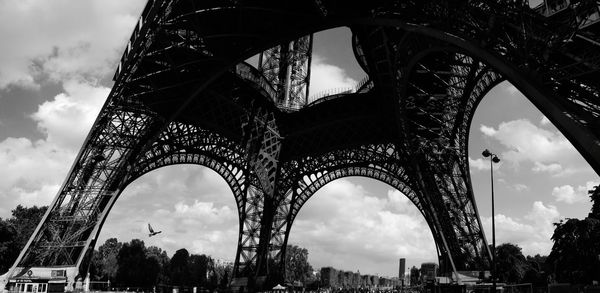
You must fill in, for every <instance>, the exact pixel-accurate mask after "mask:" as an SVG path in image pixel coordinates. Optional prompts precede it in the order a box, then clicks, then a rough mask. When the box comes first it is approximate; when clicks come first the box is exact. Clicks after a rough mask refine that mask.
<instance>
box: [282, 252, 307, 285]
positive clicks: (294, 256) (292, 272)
mask: <svg viewBox="0 0 600 293" xmlns="http://www.w3.org/2000/svg"><path fill="white" fill-rule="evenodd" d="M285 275H286V278H287V281H288V282H296V281H297V282H302V283H303V284H305V283H306V282H307V281H309V280H311V278H312V276H313V268H312V266H311V265H310V263H308V250H307V249H306V248H301V247H298V246H296V245H288V246H287V248H286V251H285Z"/></svg>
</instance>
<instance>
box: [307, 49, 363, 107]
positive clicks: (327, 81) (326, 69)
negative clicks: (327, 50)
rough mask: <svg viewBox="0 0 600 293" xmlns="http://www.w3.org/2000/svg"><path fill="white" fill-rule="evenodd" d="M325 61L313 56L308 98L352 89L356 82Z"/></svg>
mask: <svg viewBox="0 0 600 293" xmlns="http://www.w3.org/2000/svg"><path fill="white" fill-rule="evenodd" d="M326 61H327V60H326V59H325V58H323V57H321V56H318V55H315V56H313V59H312V67H311V71H310V89H309V92H310V96H311V97H313V96H315V95H316V96H320V95H321V94H323V92H330V93H331V94H333V93H338V92H341V91H343V90H348V89H354V86H356V84H357V81H356V80H354V79H352V78H351V77H349V76H348V75H347V74H346V72H345V71H344V69H342V68H340V67H338V66H335V65H331V64H328V63H327V62H326Z"/></svg>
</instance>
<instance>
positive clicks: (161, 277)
mask: <svg viewBox="0 0 600 293" xmlns="http://www.w3.org/2000/svg"><path fill="white" fill-rule="evenodd" d="M146 257H148V258H154V259H155V260H156V261H157V262H158V264H159V265H160V272H159V273H158V277H157V280H156V282H157V284H168V283H169V262H170V261H171V259H170V258H169V256H168V255H167V252H166V251H164V250H162V249H161V248H159V247H156V246H150V247H148V249H146Z"/></svg>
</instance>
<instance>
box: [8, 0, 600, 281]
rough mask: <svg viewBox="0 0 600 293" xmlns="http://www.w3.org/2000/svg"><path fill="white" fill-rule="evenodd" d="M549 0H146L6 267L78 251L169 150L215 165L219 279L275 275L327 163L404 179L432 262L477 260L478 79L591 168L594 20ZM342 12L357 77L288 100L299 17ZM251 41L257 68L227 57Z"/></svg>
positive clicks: (588, 6) (302, 34)
mask: <svg viewBox="0 0 600 293" xmlns="http://www.w3.org/2000/svg"><path fill="white" fill-rule="evenodd" d="M565 7H566V8H564V9H562V10H560V11H548V9H546V8H544V7H538V8H535V9H530V8H529V7H528V6H525V5H524V2H523V1H501V0H497V1H437V0H436V1H434V0H423V1H383V0H374V1H365V2H357V1H351V2H340V1H333V0H319V1H298V0H292V1H244V0H241V1H231V2H229V1H226V2H222V1H186V0H169V1H149V2H148V4H147V6H146V8H145V9H144V11H143V13H142V17H141V18H140V20H139V21H138V23H137V25H136V27H135V29H134V33H133V34H132V37H131V39H130V41H129V43H128V45H127V47H126V50H125V53H124V54H123V57H122V58H121V60H120V63H119V66H118V69H117V72H116V73H115V77H114V80H115V85H114V86H113V90H112V92H111V94H110V96H109V97H108V100H107V102H106V104H105V106H104V108H103V109H102V112H101V113H100V115H99V117H98V119H97V120H96V122H95V124H94V126H93V128H92V130H91V132H90V134H89V135H88V138H87V139H86V141H85V143H84V145H83V147H82V149H81V151H80V153H79V155H78V157H77V159H76V161H75V163H74V165H73V167H72V169H71V171H70V173H69V175H68V176H67V179H66V180H65V183H64V184H63V186H62V187H61V189H60V191H59V193H58V195H57V197H56V198H55V200H54V201H53V203H52V205H51V207H50V208H49V209H48V212H47V214H46V215H45V216H44V219H43V221H42V222H41V223H40V225H39V226H38V228H37V229H36V231H35V233H34V235H33V236H32V238H31V240H30V241H29V242H28V244H27V246H26V248H25V249H24V250H23V251H22V253H21V255H20V256H19V258H18V260H17V262H16V264H15V267H21V268H25V267H29V266H38V267H56V266H63V267H64V266H68V267H71V268H77V269H79V268H83V267H85V260H86V257H87V256H89V251H91V249H93V246H94V241H95V240H94V239H95V237H96V235H97V234H98V233H99V231H100V229H101V227H102V223H103V221H104V220H105V219H106V216H107V214H108V212H109V211H110V209H111V207H112V205H113V204H114V203H115V201H116V199H117V198H118V196H119V194H120V192H121V191H122V190H123V189H124V188H125V187H126V186H127V184H129V183H130V182H132V181H133V180H135V179H136V178H138V177H140V176H142V175H143V174H145V173H147V172H149V171H151V170H154V169H156V168H159V167H162V166H166V165H172V164H182V163H185V164H200V165H204V166H207V167H209V168H211V169H213V170H215V171H216V172H217V173H219V174H220V175H221V176H223V177H224V178H225V180H226V182H227V183H228V184H229V186H230V187H231V190H232V193H233V195H234V197H235V199H236V204H237V208H238V213H239V217H240V219H239V232H240V234H239V238H238V250H237V255H236V268H235V270H234V274H235V280H237V281H236V282H237V283H235V282H234V283H235V284H234V285H236V286H248V287H249V288H250V290H253V289H255V288H256V287H257V286H260V284H261V283H264V282H268V281H269V279H268V276H269V275H271V276H272V277H271V281H282V278H283V277H284V276H283V271H282V270H283V266H284V263H283V261H284V257H283V256H284V254H285V246H286V244H287V239H288V237H289V233H290V231H291V227H292V224H293V221H294V219H295V217H296V215H297V214H298V212H299V210H300V208H301V207H302V206H303V205H304V203H305V202H306V201H307V200H309V198H310V197H311V196H312V195H313V194H314V193H315V192H316V190H318V189H319V188H320V187H321V186H323V185H324V184H327V183H328V182H330V181H332V180H335V179H337V178H341V177H344V176H367V177H371V178H375V179H377V180H380V181H383V182H386V183H388V184H390V185H391V186H392V187H394V188H397V189H398V190H400V191H401V192H403V193H404V194H405V195H406V196H408V197H409V198H410V199H411V201H412V202H413V203H414V204H415V205H416V206H417V208H418V209H419V210H420V211H421V213H422V214H423V216H424V217H425V219H426V220H427V223H428V225H429V227H430V228H431V230H432V234H433V238H434V240H435V241H436V244H437V248H438V254H439V259H440V262H441V264H442V268H443V271H444V273H448V272H451V271H457V270H462V269H477V270H480V269H486V268H487V267H488V262H489V257H490V253H489V251H488V249H487V245H486V240H485V236H484V234H483V230H482V227H481V221H480V219H479V215H478V212H477V207H476V205H475V200H474V196H473V188H472V186H471V182H470V175H469V166H468V153H467V149H468V148H467V144H468V134H469V127H470V124H471V119H472V117H473V115H474V112H475V109H476V107H477V105H478V103H479V101H480V100H481V99H482V97H483V96H484V95H485V94H486V93H487V92H488V91H489V90H490V89H491V88H492V87H494V86H495V85H496V84H498V83H499V82H500V81H502V80H505V79H506V80H508V81H510V82H511V83H513V84H514V85H515V86H516V87H517V88H518V89H519V90H521V91H522V92H523V93H524V94H525V95H526V96H527V98H528V99H529V100H530V101H531V102H532V103H533V104H534V105H536V106H537V107H538V108H539V109H540V111H541V112H542V113H543V114H544V115H546V116H547V117H548V118H549V119H550V120H551V121H552V122H553V123H554V124H555V125H556V126H557V127H558V128H559V130H561V131H562V132H563V133H564V134H565V136H566V137H567V138H568V139H569V140H570V141H571V142H572V143H573V144H574V146H575V147H576V148H577V149H578V150H579V151H580V152H581V154H582V155H583V157H584V158H585V159H586V160H587V161H588V162H589V163H590V165H591V166H592V168H593V169H594V170H596V171H597V172H598V171H600V124H598V120H599V119H598V118H600V117H599V116H600V102H599V101H598V98H599V96H600V84H599V82H598V81H599V80H600V72H599V69H600V53H599V52H600V50H598V48H599V46H600V45H599V44H600V33H599V31H598V24H599V23H600V22H598V23H594V22H593V19H592V18H591V17H590V15H592V14H590V13H589V12H590V11H592V12H593V11H598V7H599V5H598V1H592V0H572V1H568V3H567V6H565ZM594 9H595V10H594ZM344 25H345V26H349V27H350V28H351V30H352V32H353V37H352V46H353V50H354V53H355V56H356V59H357V61H358V63H359V65H360V66H361V67H362V68H363V69H364V70H365V72H367V74H368V77H367V78H366V79H365V82H364V84H363V85H362V86H360V87H359V88H360V90H358V91H356V92H355V93H347V94H337V95H334V96H329V97H324V98H323V99H321V100H318V101H317V102H311V103H310V104H309V105H304V104H303V103H306V97H307V96H308V80H309V77H310V59H311V50H312V34H313V33H315V32H317V31H320V30H323V29H327V28H332V27H338V26H344ZM256 54H261V56H262V58H261V60H260V62H259V63H260V66H259V68H253V67H252V66H250V65H248V64H246V63H243V60H246V59H247V58H250V57H251V56H254V55H256ZM83 269H85V268H83ZM12 271H14V268H13V270H12ZM265 278H267V279H266V280H265ZM238 281H239V282H238Z"/></svg>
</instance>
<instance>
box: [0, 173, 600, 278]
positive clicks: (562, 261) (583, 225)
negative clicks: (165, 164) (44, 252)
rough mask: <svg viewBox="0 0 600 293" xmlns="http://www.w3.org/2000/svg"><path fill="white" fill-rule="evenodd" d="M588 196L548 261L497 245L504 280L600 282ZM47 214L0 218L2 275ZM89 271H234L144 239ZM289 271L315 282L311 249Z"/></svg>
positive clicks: (116, 247)
mask: <svg viewBox="0 0 600 293" xmlns="http://www.w3.org/2000/svg"><path fill="white" fill-rule="evenodd" d="M588 194H589V197H590V200H591V202H592V208H591V211H590V213H589V214H588V216H587V217H585V218H584V219H563V220H560V221H559V222H557V223H554V226H555V230H554V233H553V235H552V238H551V240H552V241H553V242H554V244H553V246H552V250H551V251H550V254H549V255H548V256H547V257H546V256H540V255H535V256H527V257H525V256H524V255H523V253H522V251H521V248H520V247H519V246H517V245H514V244H511V243H505V244H501V245H499V246H498V247H497V248H496V255H497V261H496V263H497V271H498V276H499V278H500V280H501V281H503V282H508V283H519V282H531V283H534V284H547V283H552V282H559V283H573V284H592V283H593V281H599V280H600V273H599V272H600V245H598V243H600V185H599V186H595V187H594V188H592V189H591V190H590V191H589V192H588ZM46 209H47V207H37V206H33V207H23V206H21V205H18V206H17V207H16V208H15V209H14V210H12V217H11V218H8V219H2V218H0V274H3V273H5V272H6V271H8V269H9V268H10V266H11V265H12V264H13V262H14V261H15V259H16V257H17V256H18V255H19V252H20V251H21V249H22V248H23V247H24V246H25V244H26V243H27V240H28V239H29V237H30V236H31V234H32V233H33V231H34V230H35V227H36V226H37V224H38V223H39V222H40V220H41V219H42V217H43V215H44V213H45V212H46ZM142 268H143V269H142ZM89 272H90V275H91V276H92V278H93V279H95V280H104V281H108V280H110V282H111V283H113V284H115V285H122V286H129V287H135V286H137V285H140V284H144V285H147V284H170V285H175V286H198V287H207V288H218V287H223V286H225V285H226V284H228V282H229V278H231V273H232V268H231V266H230V265H223V264H219V263H218V262H215V261H214V260H213V259H212V258H211V257H210V256H207V255H203V254H202V255H195V254H191V255H190V254H189V252H188V251H187V250H186V249H180V250H178V251H177V252H175V254H174V255H173V257H172V258H169V257H168V255H167V253H166V252H165V251H164V250H162V249H161V248H159V247H155V246H150V247H146V246H145V245H144V242H143V241H142V240H139V239H134V240H131V241H130V242H128V243H121V242H119V241H118V240H117V239H115V238H111V239H108V240H106V242H105V243H104V244H102V245H101V246H100V247H98V249H97V250H95V251H94V254H93V256H92V260H91V262H90V269H89ZM285 272H286V279H285V281H286V282H289V283H292V282H294V281H298V282H302V283H307V282H314V281H316V280H315V274H314V273H313V269H312V266H311V265H310V264H309V263H308V250H306V249H304V248H300V247H297V246H294V245H288V247H287V250H286V266H285Z"/></svg>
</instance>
